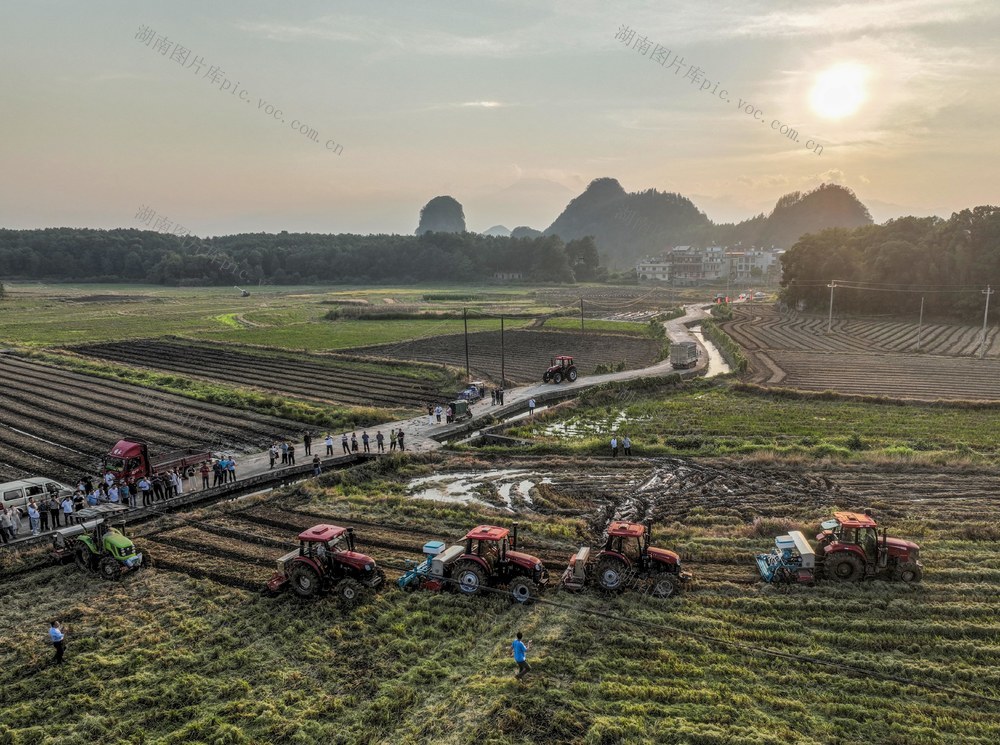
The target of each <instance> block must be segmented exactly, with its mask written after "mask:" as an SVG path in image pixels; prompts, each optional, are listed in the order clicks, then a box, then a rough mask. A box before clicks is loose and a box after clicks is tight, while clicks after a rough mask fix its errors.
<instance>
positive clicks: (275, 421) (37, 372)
mask: <svg viewBox="0 0 1000 745" xmlns="http://www.w3.org/2000/svg"><path fill="white" fill-rule="evenodd" d="M0 377H2V378H3V380H4V392H3V397H2V398H0V473H4V474H7V475H8V477H13V478H19V477H23V476H25V475H31V476H37V475H38V474H45V475H47V476H50V477H54V478H58V479H60V480H63V481H67V482H68V483H76V479H77V478H79V476H80V475H81V473H82V472H90V473H93V472H95V471H96V469H97V467H98V465H99V463H100V458H101V456H102V455H103V454H105V453H107V452H108V450H109V449H110V448H111V446H112V445H114V444H115V443H116V442H117V441H118V440H120V439H121V438H122V437H125V436H130V437H139V438H142V439H144V440H146V441H147V442H149V443H150V449H151V450H152V452H153V453H154V454H156V453H160V452H165V451H168V450H172V449H176V448H184V447H215V448H219V447H223V446H224V447H225V448H226V449H228V450H232V451H234V452H237V453H245V452H252V451H259V450H262V449H263V448H264V447H266V446H267V445H269V444H270V443H271V442H273V441H274V440H275V439H276V438H278V437H282V436H287V435H291V434H292V433H296V432H299V431H301V430H302V425H301V424H299V423H296V422H293V421H291V420H287V419H281V418H278V417H271V416H266V415H263V414H255V413H253V412H248V411H242V410H234V409H230V408H227V407H225V406H219V405H215V404H209V403H202V402H199V401H194V400H192V399H189V398H185V397H183V396H176V395H172V394H169V393H162V392H159V391H154V390H150V389H147V388H141V387H138V386H132V385H128V384H125V383H117V382H114V381H110V380H105V379H103V378H95V377H91V376H88V375H82V374H79V373H73V372H68V371H66V370H61V369H59V368H55V367H50V366H47V365H43V364H39V363H37V362H34V361H32V360H28V359H22V358H19V357H15V356H13V355H10V354H0Z"/></svg>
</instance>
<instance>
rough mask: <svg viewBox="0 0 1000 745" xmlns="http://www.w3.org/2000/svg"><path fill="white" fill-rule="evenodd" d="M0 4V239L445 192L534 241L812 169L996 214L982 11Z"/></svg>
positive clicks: (976, 4)
mask: <svg viewBox="0 0 1000 745" xmlns="http://www.w3.org/2000/svg"><path fill="white" fill-rule="evenodd" d="M706 6H707V7H706ZM0 17H2V18H3V19H4V23H3V24H2V26H0V40H2V42H3V43H2V45H0V59H2V60H3V62H4V64H3V70H4V73H3V77H2V81H3V82H2V91H3V94H4V99H5V101H6V102H7V111H6V112H5V114H6V118H5V121H6V125H7V126H6V127H5V134H6V135H7V136H6V137H5V138H4V139H3V140H2V142H0V166H2V167H3V172H4V175H5V178H4V179H3V181H2V183H0V227H7V228H39V227H93V228H115V227H123V228H129V227H136V228H146V227H148V226H145V225H142V224H141V223H140V222H138V221H137V220H136V219H135V215H136V213H137V212H138V211H139V210H140V208H141V207H142V206H144V205H145V206H148V207H149V208H151V209H153V210H155V211H156V213H157V214H158V215H162V216H165V217H168V218H169V219H170V220H171V221H172V222H174V223H175V224H179V225H183V226H184V227H186V228H187V229H189V230H191V231H192V232H194V233H196V234H199V235H221V234H233V233H245V232H261V231H264V232H272V233H274V232H280V231H282V230H287V231H289V232H320V233H404V234H405V233H412V232H413V231H414V229H415V228H416V225H417V220H418V213H419V210H420V208H421V207H423V205H424V204H426V203H427V202H428V201H429V200H430V199H431V198H433V197H435V196H439V195H445V194H447V195H450V196H453V197H454V198H455V199H457V200H458V201H459V202H461V203H462V205H463V206H464V208H465V216H466V221H467V225H468V227H469V229H470V230H473V231H477V232H481V231H484V230H486V229H487V228H489V227H491V226H494V225H500V224H502V225H505V226H506V227H508V228H514V227H516V226H518V225H528V226H530V227H533V228H536V229H539V230H542V229H544V228H546V227H548V225H550V224H551V223H552V222H553V221H554V220H555V218H556V217H557V216H558V215H559V213H560V212H561V211H562V210H563V208H564V207H565V206H566V204H567V203H568V202H569V201H570V200H571V199H572V198H574V197H575V196H577V195H578V194H580V193H581V192H582V191H583V189H584V188H585V187H586V186H587V184H588V183H589V182H590V181H592V180H593V179H595V178H599V177H605V176H608V177H612V178H616V179H618V180H619V182H620V183H621V184H622V186H623V187H624V188H625V189H626V191H641V190H645V189H650V188H655V189H658V190H660V191H669V192H678V193H680V194H683V195H684V196H686V197H688V198H690V199H691V200H692V201H693V202H694V203H695V205H696V206H697V207H698V208H699V209H701V210H702V211H703V212H705V213H706V214H707V215H708V217H709V218H711V219H712V220H713V221H714V222H716V223H722V222H738V221H740V220H743V219H746V218H749V217H752V216H753V215H756V214H758V213H760V212H765V213H767V212H769V211H770V210H771V208H772V207H773V205H774V202H775V201H776V200H777V199H778V197H780V196H781V195H783V194H786V193H788V192H791V191H807V190H809V189H812V188H815V187H816V186H818V185H819V184H820V183H822V182H827V183H839V184H842V185H844V186H847V187H850V188H851V189H852V190H853V191H854V192H855V193H856V194H857V196H858V198H859V199H860V200H861V201H862V202H863V203H864V204H865V205H866V206H868V207H869V209H870V211H871V212H872V216H873V217H874V218H875V220H876V222H882V221H884V220H885V219H888V218H890V217H895V216H900V215H906V214H915V215H928V214H937V215H940V216H942V217H947V216H948V215H950V214H951V213H952V212H953V211H956V210H960V209H964V208H966V207H973V206H977V205H982V204H996V203H998V202H1000V199H998V189H997V186H996V182H995V178H993V176H994V174H995V173H996V172H997V171H998V168H997V166H998V162H997V161H998V158H1000V155H998V153H1000V147H997V145H998V144H1000V143H998V142H997V138H998V135H997V133H996V132H995V127H993V126H991V125H992V123H993V121H994V119H995V118H994V116H993V115H994V114H995V113H997V112H998V110H1000V94H998V92H997V91H996V86H995V82H994V80H993V78H992V76H991V74H992V73H993V71H994V70H995V69H996V61H997V60H996V57H997V52H996V43H995V41H994V39H995V38H996V37H997V36H998V33H997V32H998V30H1000V24H998V18H1000V6H998V5H996V4H994V3H990V2H987V1H986V0H956V1H953V2H942V1H940V0H876V1H875V2H871V3H862V2H854V3H844V2H841V3H836V4H832V5H831V4H828V3H818V2H817V3H801V2H797V3H793V2H784V1H782V2H767V3H765V2H763V1H751V2H746V3H742V4H735V3H729V2H713V3H707V4H705V6H702V7H697V8H696V7H694V6H691V5H688V4H682V3H676V2H667V3H648V2H623V3H617V4H615V6H614V7H606V6H605V5H604V4H602V3H598V2H595V1H592V0H581V1H579V2H550V3H534V2H527V1H526V0H506V1H504V2H497V3H493V4H490V5H486V6H478V5H477V6H474V7H473V6H469V5H467V4H463V3H458V2H428V3H423V4H421V5H420V6H419V7H413V6H411V5H410V4H406V3H402V2H384V3H380V4H378V5H372V4H367V3H362V2H355V1H352V2H338V3H334V4H330V3H319V2H303V3H299V4H296V5H295V6H293V7H277V6H273V5H272V4H269V3H263V2H259V1H258V2H247V3H233V2H219V3H215V4H212V5H211V6H208V7H204V6H203V5H202V4H199V3H194V2H190V1H188V0H182V1H180V2H175V3H172V4H171V5H169V6H160V5H156V4H151V3H125V2H114V1H112V0H97V1H96V2H93V3H89V4H87V5H78V4H73V3H67V2H58V1H51V2H38V3H32V4H29V3H20V4H15V5H8V6H7V7H5V8H4V9H3V10H0ZM630 32H632V35H631V36H629V33H630ZM616 37H617V38H616ZM641 37H645V40H644V39H642V38H641ZM178 45H181V48H178ZM665 50H669V57H667V55H665V54H664V51H665ZM185 51H186V52H187V53H186V54H184V52H185ZM657 55H659V58H657ZM681 57H682V58H684V63H683V70H682V66H681V64H680V58H681ZM670 58H672V59H673V60H674V61H675V62H676V65H675V67H676V69H674V68H671V67H670V66H669V64H668V59H670ZM213 78H214V80H213ZM705 81H708V83H709V84H708V85H706V84H705ZM723 93H725V94H726V95H722V94H723ZM741 100H742V101H743V103H744V104H745V105H749V109H744V110H740V109H739V108H738V102H739V101H741ZM271 107H273V108H271ZM295 121H298V122H301V123H303V124H304V125H305V128H306V129H307V130H308V129H311V130H314V131H315V133H316V134H315V136H314V137H313V139H310V138H309V136H308V135H304V134H300V133H299V132H298V131H296V130H294V129H292V127H291V125H292V123H293V122H295ZM776 121H780V123H781V124H782V125H785V126H790V127H794V128H795V129H796V130H797V131H798V132H799V134H800V139H801V141H800V142H794V141H792V140H790V139H788V138H787V137H785V136H782V134H781V133H780V131H779V130H778V128H777V127H775V126H774V124H775V122H776ZM807 141H808V142H810V143H813V145H816V146H818V148H817V150H818V149H819V148H821V149H822V152H821V153H820V154H817V152H816V151H814V150H812V149H810V147H809V146H807V145H806V143H807ZM331 143H332V147H331ZM338 153H339V154H338Z"/></svg>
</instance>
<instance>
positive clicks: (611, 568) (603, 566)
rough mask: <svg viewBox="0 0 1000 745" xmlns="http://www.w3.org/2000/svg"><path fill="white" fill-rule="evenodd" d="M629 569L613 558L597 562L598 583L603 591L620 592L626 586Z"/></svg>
mask: <svg viewBox="0 0 1000 745" xmlns="http://www.w3.org/2000/svg"><path fill="white" fill-rule="evenodd" d="M626 571H627V567H626V566H625V564H624V563H623V562H621V561H620V560H619V559H614V558H611V557H608V558H605V559H601V560H600V561H599V562H597V582H598V584H599V585H600V586H601V589H602V590H607V591H608V592H618V591H619V590H621V589H622V585H624V584H625V572H626Z"/></svg>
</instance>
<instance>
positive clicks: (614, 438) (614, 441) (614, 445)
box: [611, 435, 618, 458]
mask: <svg viewBox="0 0 1000 745" xmlns="http://www.w3.org/2000/svg"><path fill="white" fill-rule="evenodd" d="M611 457H612V458H617V457H618V435H611Z"/></svg>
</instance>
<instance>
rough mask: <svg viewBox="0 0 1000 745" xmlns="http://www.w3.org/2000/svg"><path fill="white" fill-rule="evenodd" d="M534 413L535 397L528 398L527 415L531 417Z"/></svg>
mask: <svg viewBox="0 0 1000 745" xmlns="http://www.w3.org/2000/svg"><path fill="white" fill-rule="evenodd" d="M534 415H535V399H533V398H529V399H528V416H529V417H533V416H534Z"/></svg>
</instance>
